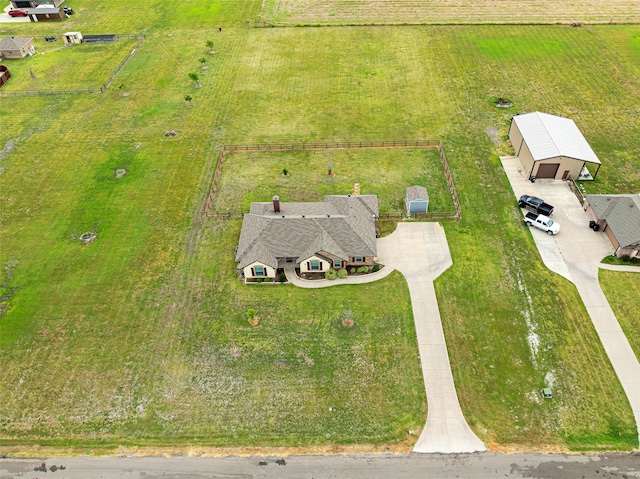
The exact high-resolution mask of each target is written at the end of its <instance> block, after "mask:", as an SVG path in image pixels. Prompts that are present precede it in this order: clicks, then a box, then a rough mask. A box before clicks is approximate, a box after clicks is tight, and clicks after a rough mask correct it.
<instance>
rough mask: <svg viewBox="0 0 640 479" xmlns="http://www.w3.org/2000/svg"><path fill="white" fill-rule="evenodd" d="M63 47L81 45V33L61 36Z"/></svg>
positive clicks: (69, 33) (68, 33)
mask: <svg viewBox="0 0 640 479" xmlns="http://www.w3.org/2000/svg"><path fill="white" fill-rule="evenodd" d="M63 38H64V44H65V45H79V44H81V43H82V33H80V32H67V33H65V34H64V35H63Z"/></svg>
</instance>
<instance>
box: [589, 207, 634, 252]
mask: <svg viewBox="0 0 640 479" xmlns="http://www.w3.org/2000/svg"><path fill="white" fill-rule="evenodd" d="M585 198H586V199H587V201H588V202H589V206H591V209H593V212H594V213H595V214H596V216H597V217H598V219H599V220H605V221H606V222H607V226H608V227H609V228H611V231H612V232H613V234H614V236H615V237H616V239H617V240H618V243H620V246H621V247H625V246H630V245H633V244H636V243H638V242H639V241H640V195H586V196H585Z"/></svg>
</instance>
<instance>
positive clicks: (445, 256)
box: [377, 223, 486, 453]
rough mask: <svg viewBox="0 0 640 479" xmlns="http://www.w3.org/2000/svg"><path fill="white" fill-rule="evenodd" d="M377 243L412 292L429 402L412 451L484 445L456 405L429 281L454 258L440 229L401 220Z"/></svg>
mask: <svg viewBox="0 0 640 479" xmlns="http://www.w3.org/2000/svg"><path fill="white" fill-rule="evenodd" d="M377 247H378V259H379V261H380V262H381V263H384V264H386V265H391V266H393V267H394V268H395V269H397V270H398V271H400V272H401V273H402V274H403V275H404V277H405V279H406V280H407V284H408V285H409V293H410V295H411V307H412V309H413V318H414V321H415V325H416V336H417V339H418V349H419V351H420V363H421V365H422V374H423V378H424V387H425V390H426V392H427V406H428V412H427V424H426V426H425V428H424V429H423V431H422V434H421V435H420V438H419V439H418V442H417V443H416V445H415V446H414V448H413V450H414V452H423V453H424V452H431V453H433V452H445V453H453V452H475V451H486V446H485V445H484V444H483V443H482V441H481V440H480V439H478V437H477V436H476V435H475V434H474V433H473V432H472V431H471V429H470V428H469V426H468V425H467V422H466V420H465V419H464V416H463V415H462V410H461V409H460V403H459V402H458V395H457V394H456V388H455V385H454V383H453V374H452V373H451V365H450V364H449V353H448V352H447V344H446V341H445V338H444V331H443V330H442V322H441V320H440V311H439V310H438V300H437V299H436V292H435V289H434V287H433V281H434V280H435V279H436V278H437V277H438V276H440V274H442V272H444V271H445V270H446V269H447V268H449V267H450V266H451V265H452V264H453V262H452V260H451V253H450V252H449V245H448V243H447V238H446V236H445V234H444V229H442V226H440V224H439V223H400V224H398V227H397V229H396V231H395V232H393V234H391V235H389V236H387V237H385V238H381V239H380V240H378V243H377Z"/></svg>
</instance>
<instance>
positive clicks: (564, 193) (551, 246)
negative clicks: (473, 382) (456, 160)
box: [502, 157, 640, 428]
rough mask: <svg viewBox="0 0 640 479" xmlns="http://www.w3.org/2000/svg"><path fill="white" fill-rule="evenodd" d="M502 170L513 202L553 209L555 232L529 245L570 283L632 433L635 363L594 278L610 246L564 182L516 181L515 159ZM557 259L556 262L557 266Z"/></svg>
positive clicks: (636, 407)
mask: <svg viewBox="0 0 640 479" xmlns="http://www.w3.org/2000/svg"><path fill="white" fill-rule="evenodd" d="M502 165H503V167H504V170H505V172H506V173H507V177H508V178H509V181H510V183H511V187H512V188H513V192H514V193H515V196H516V198H518V197H520V195H523V194H529V195H534V196H538V197H541V198H544V200H545V201H546V202H548V203H551V204H552V205H554V206H555V211H554V214H553V219H554V220H555V221H557V222H558V223H559V224H560V233H558V234H557V235H556V236H555V237H549V235H547V234H545V233H543V232H542V231H539V230H536V229H532V230H531V234H532V236H533V240H534V241H535V243H536V246H537V247H538V251H540V255H541V257H542V260H543V262H544V264H545V265H546V266H547V267H548V268H549V269H551V270H552V271H554V272H556V273H558V274H561V275H562V276H564V277H565V278H567V279H568V280H570V281H571V282H572V283H574V284H575V286H576V288H577V290H578V293H579V294H580V297H581V298H582V301H583V303H584V305H585V307H586V309H587V312H588V313H589V316H590V318H591V322H592V323H593V326H594V327H595V330H596V332H597V333H598V336H599V337H600V341H601V342H602V345H603V346H604V349H605V352H606V353H607V355H608V356H609V360H610V361H611V364H612V366H613V369H614V371H615V372H616V374H617V375H618V379H619V380H620V383H621V384H622V388H623V389H624V391H625V393H626V395H627V398H628V399H629V403H630V405H631V409H632V411H633V414H634V416H635V420H636V428H637V425H638V423H639V422H640V363H639V362H638V359H637V358H636V356H635V354H634V352H633V350H632V349H631V345H630V344H629V341H628V340H627V337H626V336H625V335H624V332H623V331H622V328H621V327H620V324H619V323H618V320H617V319H616V317H615V315H614V314H613V311H612V310H611V306H610V305H609V302H608V301H607V298H606V297H605V295H604V293H603V292H602V289H601V287H600V281H599V279H598V269H599V268H600V267H603V268H607V265H601V263H600V261H601V260H602V258H604V257H605V256H607V255H610V254H612V253H613V248H612V247H611V244H610V243H609V241H608V239H607V237H606V235H605V234H604V233H603V232H593V231H592V230H591V229H590V228H589V226H588V225H589V217H588V216H587V214H586V213H585V211H584V210H583V208H582V205H581V204H580V201H579V200H578V199H577V198H576V196H575V195H574V194H573V193H572V192H571V190H570V189H569V186H568V185H567V183H566V182H565V181H561V180H541V181H540V180H539V181H536V183H535V184H531V183H530V182H529V181H527V180H526V178H524V177H523V176H522V174H521V171H520V170H521V166H520V162H519V160H518V158H515V157H508V158H502ZM559 259H562V264H560V262H559V261H558V260H559ZM607 269H616V268H607ZM625 270H628V269H627V268H625ZM638 271H640V268H639V269H638Z"/></svg>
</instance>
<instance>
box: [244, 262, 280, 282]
mask: <svg viewBox="0 0 640 479" xmlns="http://www.w3.org/2000/svg"><path fill="white" fill-rule="evenodd" d="M242 272H243V273H244V277H245V278H275V277H276V270H275V269H273V268H272V267H271V266H267V265H266V264H262V263H260V262H259V261H254V262H253V263H251V264H249V265H247V266H245V267H244V268H243V269H242ZM259 273H262V274H259Z"/></svg>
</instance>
